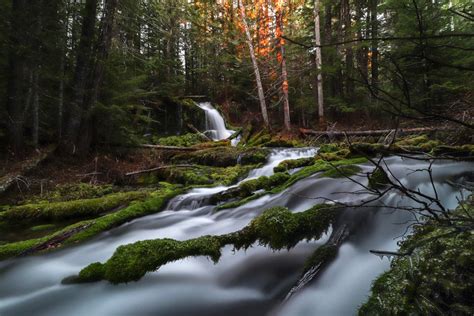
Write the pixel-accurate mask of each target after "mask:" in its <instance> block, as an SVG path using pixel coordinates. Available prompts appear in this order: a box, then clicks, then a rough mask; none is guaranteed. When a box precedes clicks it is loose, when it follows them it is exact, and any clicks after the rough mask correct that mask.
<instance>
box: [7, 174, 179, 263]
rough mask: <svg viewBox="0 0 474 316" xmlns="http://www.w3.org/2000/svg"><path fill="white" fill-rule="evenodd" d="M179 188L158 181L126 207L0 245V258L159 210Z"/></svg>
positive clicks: (75, 238) (74, 239)
mask: <svg viewBox="0 0 474 316" xmlns="http://www.w3.org/2000/svg"><path fill="white" fill-rule="evenodd" d="M183 191H184V190H183V188H181V187H178V186H175V185H170V184H166V183H162V184H161V188H160V189H158V190H156V191H154V192H152V193H150V195H149V197H148V198H147V199H146V200H144V201H137V202H134V203H131V205H129V206H128V207H126V208H124V209H121V210H119V211H117V212H114V213H110V214H107V215H104V216H101V217H99V218H96V219H93V220H85V221H81V222H78V223H75V224H73V225H69V226H67V227H66V228H64V229H61V230H60V231H58V232H55V233H53V234H51V235H48V236H45V237H42V238H36V239H30V240H26V241H20V242H15V243H9V244H5V245H0V260H5V259H7V258H11V257H15V256H19V255H22V254H25V253H29V252H31V250H32V249H35V248H37V249H39V250H38V251H39V252H44V251H50V250H52V249H57V248H59V247H62V246H65V245H70V244H76V243H78V242H81V241H84V240H86V239H89V238H91V237H94V236H96V235H97V234H99V233H101V232H104V231H107V230H109V229H111V228H114V227H117V226H119V225H122V224H124V223H126V222H128V221H131V220H133V219H136V218H139V217H142V216H145V215H149V214H153V213H157V212H159V211H160V210H161V209H162V208H163V207H164V206H165V205H166V202H167V201H169V200H170V199H171V198H173V197H175V196H176V195H178V194H181V193H183ZM57 240H60V241H59V242H58V241H57ZM48 246H50V247H48ZM38 251H36V250H35V251H33V252H38Z"/></svg>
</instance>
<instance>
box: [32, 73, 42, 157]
mask: <svg viewBox="0 0 474 316" xmlns="http://www.w3.org/2000/svg"><path fill="white" fill-rule="evenodd" d="M38 81H39V69H38V68H37V69H36V70H35V74H34V76H33V107H32V112H33V113H32V114H33V128H32V138H33V146H34V147H35V148H36V149H37V148H38V145H39V107H40V104H39V83H38Z"/></svg>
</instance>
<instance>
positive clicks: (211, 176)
mask: <svg viewBox="0 0 474 316" xmlns="http://www.w3.org/2000/svg"><path fill="white" fill-rule="evenodd" d="M256 167H257V166H256V165H235V166H231V167H226V168H221V167H211V166H200V165H170V166H166V167H162V168H155V169H154V170H151V171H150V172H146V173H141V174H136V175H132V176H130V182H132V183H135V184H142V185H150V184H156V183H158V182H161V181H166V182H171V183H179V184H183V185H211V184H212V185H218V184H222V185H231V184H233V183H235V182H237V181H238V180H240V179H241V178H242V177H244V176H245V175H247V174H248V173H249V171H250V170H252V169H254V168H256Z"/></svg>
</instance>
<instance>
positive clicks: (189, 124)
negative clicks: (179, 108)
mask: <svg viewBox="0 0 474 316" xmlns="http://www.w3.org/2000/svg"><path fill="white" fill-rule="evenodd" d="M187 125H188V128H189V129H190V130H191V131H193V132H194V133H196V134H198V135H199V136H202V138H203V139H206V140H207V141H210V142H212V141H213V140H212V139H211V138H210V137H209V136H207V135H206V134H204V133H202V132H200V131H199V130H198V129H197V128H196V127H194V125H193V124H191V123H188V124H187Z"/></svg>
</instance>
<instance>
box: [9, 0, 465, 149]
mask: <svg viewBox="0 0 474 316" xmlns="http://www.w3.org/2000/svg"><path fill="white" fill-rule="evenodd" d="M0 12H1V13H0V14H1V19H0V21H1V22H0V42H1V43H2V50H1V51H0V67H1V68H2V69H3V71H2V72H1V73H0V95H1V102H0V104H1V107H0V118H1V119H0V142H1V144H2V148H4V149H8V152H10V153H12V152H14V153H16V154H19V153H22V152H25V151H28V150H29V149H32V148H38V147H41V146H44V145H48V144H59V145H60V148H61V149H62V152H66V153H81V152H82V153H85V152H88V151H89V150H90V149H91V148H92V147H95V148H97V146H98V145H103V144H129V143H143V142H147V143H148V142H150V141H149V140H147V139H144V135H149V134H183V133H185V132H187V131H186V129H187V124H188V123H193V125H199V122H196V121H200V120H199V119H196V116H197V115H198V114H196V111H195V109H193V107H192V106H191V107H190V106H189V104H190V102H189V100H188V98H196V97H198V98H204V99H207V100H212V101H214V102H216V103H218V104H220V109H221V111H222V112H224V114H225V116H227V118H228V119H230V121H231V122H232V123H233V124H235V125H239V126H245V125H246V124H248V123H249V122H251V121H253V122H251V123H252V124H254V125H258V126H264V125H267V126H268V127H269V128H272V129H273V130H276V131H279V130H289V131H291V130H294V131H295V130H297V129H296V128H297V127H301V128H313V129H318V130H326V129H331V128H332V129H334V128H335V129H343V128H344V129H347V128H352V129H371V128H374V127H387V126H388V127H390V128H392V127H395V126H396V125H397V123H400V122H401V123H402V126H403V125H404V124H405V125H407V126H422V125H423V126H426V125H428V126H433V125H434V126H437V127H438V126H440V125H439V124H444V123H445V122H454V123H456V124H458V125H461V126H465V127H470V128H472V113H471V112H472V98H473V94H472V82H474V81H473V71H474V58H473V56H474V55H473V47H474V35H473V34H474V30H473V28H474V23H473V19H474V17H473V14H472V3H470V1H465V0H458V1H448V0H440V1H438V0H436V1H431V0H404V1H398V0H397V1H394V0H339V1H324V0H323V1H319V0H315V1H313V0H311V1H300V0H295V1H267V0H258V1H253V2H249V1H233V0H232V1H226V0H223V1H191V2H190V1H181V0H167V1H153V0H141V1H131V0H122V1H118V0H104V1H101V0H87V1H85V0H84V1H64V0H51V1H44V0H38V1H34V2H30V1H26V0H12V1H1V2H0ZM318 118H319V119H318ZM407 120H412V121H411V123H409V122H407ZM413 120H415V122H413ZM198 127H199V126H198ZM2 152H7V150H2Z"/></svg>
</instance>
